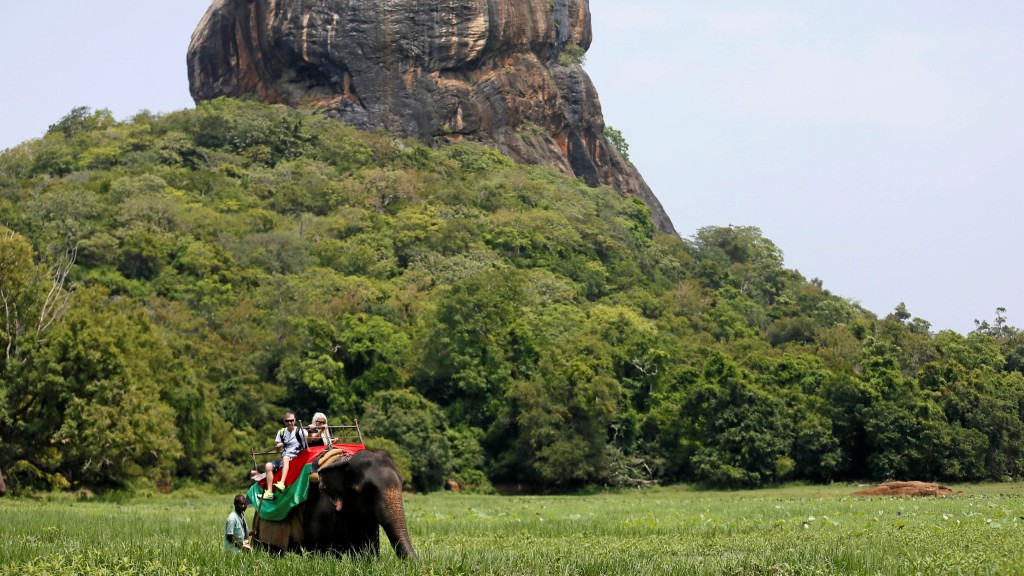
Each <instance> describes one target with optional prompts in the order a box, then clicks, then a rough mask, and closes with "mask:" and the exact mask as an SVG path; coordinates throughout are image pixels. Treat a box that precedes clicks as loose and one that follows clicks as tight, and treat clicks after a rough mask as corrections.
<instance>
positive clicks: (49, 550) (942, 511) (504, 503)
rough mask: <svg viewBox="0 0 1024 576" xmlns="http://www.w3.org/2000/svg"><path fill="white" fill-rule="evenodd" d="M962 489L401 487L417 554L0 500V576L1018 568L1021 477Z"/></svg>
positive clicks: (158, 502)
mask: <svg viewBox="0 0 1024 576" xmlns="http://www.w3.org/2000/svg"><path fill="white" fill-rule="evenodd" d="M958 489H960V490H964V491H966V492H967V494H966V495H964V496H957V497H951V498H930V499H928V498H917V499H878V498H859V497H853V496H850V494H851V493H852V492H853V491H854V490H856V488H853V487H847V486H838V485H836V486H828V487H787V488H780V489H772V490H758V491H749V492H704V491H695V490H689V489H685V488H658V489H652V490H645V491H631V492H621V493H608V494H593V495H583V496H549V497H499V496H472V495H458V494H447V493H443V494H430V495H407V496H406V513H407V516H408V519H409V525H410V530H411V534H412V539H413V544H414V545H415V546H416V549H417V552H418V553H419V555H420V561H419V562H402V561H399V560H397V559H396V558H395V555H394V553H393V552H392V551H391V549H390V548H389V547H387V546H386V538H384V537H383V533H382V539H383V543H384V544H385V548H386V549H385V551H384V553H383V554H382V555H381V558H379V559H371V558H361V559H346V560H342V561H338V560H335V559H333V558H325V557H323V556H320V555H314V554H311V555H305V556H304V555H298V554H293V555H289V556H286V557H284V558H276V557H271V556H268V555H266V554H263V553H254V554H251V555H242V554H230V553H225V552H224V551H223V550H222V549H221V535H220V534H221V531H222V530H223V525H224V519H225V517H226V516H227V514H228V513H229V512H230V508H231V504H230V501H231V496H230V495H224V496H203V495H199V494H196V493H193V494H192V495H191V496H190V495H189V494H187V493H182V492H179V493H176V494H173V495H171V496H159V497H158V496H153V497H149V498H134V499H130V500H126V501H125V502H83V501H78V500H73V499H70V498H58V499H54V498H49V499H44V500H29V499H7V500H0V574H4V575H6V574H16V575H18V576H26V575H32V574H46V575H50V574H75V575H95V574H168V575H169V574H196V575H200V574H202V575H210V574H232V575H238V574H253V575H256V576H271V575H277V574H281V575H286V574H287V575H289V576H305V575H308V574H315V575H323V574H366V575H376V574H422V575H430V574H439V575H440V574H445V575H447V574H451V575H456V574H495V575H520V574H522V575H526V574H551V575H576V574H587V575H589V574H595V575H596V574H716V575H717V574H884V575H889V574H1000V575H1002V574H1024V484H997V485H983V486H961V487H958ZM250 512H251V511H250Z"/></svg>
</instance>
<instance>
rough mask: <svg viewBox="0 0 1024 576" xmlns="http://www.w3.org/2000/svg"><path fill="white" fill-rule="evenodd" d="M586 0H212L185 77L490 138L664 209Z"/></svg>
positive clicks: (659, 220)
mask: <svg viewBox="0 0 1024 576" xmlns="http://www.w3.org/2000/svg"><path fill="white" fill-rule="evenodd" d="M590 41H591V29H590V7H589V4H588V0H432V1H429V2H426V1H422V0H214V2H213V4H212V6H211V7H210V9H209V10H208V11H207V13H206V15H205V16H204V17H203V19H202V21H201V22H200V23H199V26H198V28H197V29H196V31H195V33H194V34H193V36H192V43H191V45H190V46H189V51H188V70H189V82H190V87H191V91H192V96H193V98H194V99H195V100H196V101H197V102H198V101H202V100H208V99H212V98H216V97H217V96H242V95H255V96H257V97H258V98H260V99H261V100H264V101H266V102H273V103H285V104H289V105H295V106H312V107H317V108H320V109H323V110H326V111H327V112H328V114H330V115H332V116H335V117H338V118H340V119H342V120H343V121H345V122H346V123H348V124H351V125H354V126H357V127H360V128H365V129H370V130H375V129H380V128H383V129H386V130H388V131H390V132H391V133H392V134H395V135H397V136H401V137H416V138H420V139H422V140H424V141H432V140H458V139H462V138H466V139H472V140H477V141H481V142H486V143H489V144H493V145H495V146H497V147H498V148H499V149H501V150H502V151H503V152H504V153H506V154H508V155H509V156H511V157H512V158H514V159H516V160H517V161H519V162H523V163H549V164H553V165H555V166H557V167H558V168H559V169H561V170H562V171H563V172H565V173H567V174H572V175H574V176H577V177H581V178H583V180H584V181H585V182H587V183H588V184H590V185H591V186H596V185H599V184H608V185H610V186H612V187H614V188H616V189H617V190H619V191H620V192H621V193H623V194H628V195H635V196H638V197H640V198H641V199H642V200H643V201H644V203H645V204H646V205H647V206H648V207H649V208H650V210H651V214H652V216H653V219H654V221H655V223H656V224H657V226H658V227H659V228H661V229H662V230H664V231H668V232H672V231H673V228H672V222H671V220H669V218H668V215H667V214H665V211H664V209H663V208H662V206H661V204H660V203H659V202H658V199H657V198H655V196H654V194H653V193H652V192H651V190H650V188H649V187H648V186H647V184H646V183H645V182H644V180H643V178H642V177H641V176H640V174H639V173H638V172H637V171H636V169H635V168H634V167H633V166H632V165H631V164H630V163H629V162H627V161H626V160H624V159H623V157H622V156H621V155H620V154H619V152H618V150H616V149H615V147H614V146H612V145H611V143H610V142H609V141H608V139H607V138H606V137H605V135H604V119H603V117H602V115H601V104H600V102H599V101H598V96H597V91H596V90H595V89H594V85H593V83H591V81H590V78H589V77H588V76H587V74H586V72H584V70H583V68H582V66H580V65H579V64H577V63H574V62H573V60H574V59H575V60H578V57H579V56H580V55H582V53H583V51H585V50H586V49H587V48H588V47H589V46H590Z"/></svg>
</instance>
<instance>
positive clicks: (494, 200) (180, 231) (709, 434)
mask: <svg viewBox="0 0 1024 576" xmlns="http://www.w3.org/2000/svg"><path fill="white" fill-rule="evenodd" d="M0 224H2V227H0V292H2V294H0V296H2V304H3V307H2V309H0V314H2V317H0V327H2V330H0V348H2V353H0V444H2V445H3V447H4V449H3V450H2V451H0V468H2V469H3V470H4V471H5V472H7V473H8V474H9V476H10V477H11V478H12V480H13V482H12V483H13V484H14V486H15V487H16V488H27V487H37V488H77V487H90V488H107V487H115V488H116V487H125V486H128V487H131V486H139V485H144V484H146V483H149V482H151V481H152V480H154V479H158V478H160V477H167V476H173V477H174V478H176V479H181V478H187V479H193V480H195V481H202V482H214V483H219V484H237V483H238V482H240V481H241V479H242V478H244V477H245V476H246V474H245V471H246V470H247V469H248V468H249V466H250V464H249V455H248V452H249V451H250V449H252V448H258V449H261V448H266V447H267V446H268V445H269V444H270V443H271V437H272V435H273V433H274V431H275V430H276V429H278V428H279V427H280V426H281V425H280V414H281V411H282V409H283V408H290V409H292V410H294V411H296V413H297V415H298V417H299V418H300V419H303V420H307V421H308V419H309V417H310V416H311V415H312V413H313V412H315V411H318V410H322V411H324V412H325V413H327V414H328V415H329V416H330V417H331V418H332V419H333V422H332V423H334V424H338V423H342V421H343V420H350V419H352V418H359V419H360V423H361V424H362V426H363V428H364V432H365V434H366V435H367V436H369V437H371V438H373V439H374V440H375V443H376V445H377V446H380V447H386V448H388V449H389V450H391V451H392V452H394V453H395V454H396V455H397V456H398V457H399V460H400V461H401V463H402V466H403V467H404V468H405V470H407V471H408V473H409V475H410V476H411V478H409V480H410V481H411V482H412V484H413V485H414V486H415V487H416V488H417V489H419V490H422V491H430V490H435V489H438V488H440V487H441V486H442V484H443V483H444V482H445V481H446V480H447V479H451V478H454V479H457V480H459V481H460V482H461V483H462V484H463V485H465V486H467V487H469V488H477V489H488V487H489V486H490V485H491V483H499V482H500V483H521V484H526V485H529V486H533V487H536V488H558V489H566V488H573V487H578V486H583V485H587V484H612V485H635V484H642V483H649V482H652V481H660V482H676V481H693V482H701V483H707V484H711V485H716V486H724V487H745V486H757V485H764V484H771V483H776V482H780V481H786V480H792V479H800V480H809V481H827V480H830V479H847V478H875V479H884V478H901V479H910V478H913V479H921V480H927V479H936V478H938V479H943V480H978V479H1006V478H1008V477H1016V476H1018V475H1020V474H1021V472H1022V469H1024V443H1022V442H1021V438H1020V435H1021V430H1022V429H1024V426H1022V422H1021V415H1022V410H1024V374H1022V370H1024V335H1022V334H1021V332H1019V331H1018V330H1016V329H1014V328H1011V327H1009V326H1007V325H1006V324H1005V321H1004V319H1003V318H1002V316H1001V314H997V318H996V319H995V320H994V321H993V322H992V323H988V322H983V323H980V324H979V326H978V329H977V330H976V331H974V332H972V333H971V334H968V335H960V334H956V333H952V332H940V333H937V334H933V333H931V332H930V327H929V324H928V323H927V322H926V321H924V320H921V319H919V318H913V317H912V316H911V314H909V313H908V312H907V310H906V309H905V308H904V307H903V306H900V307H899V308H897V309H896V310H895V311H894V312H893V313H891V314H889V315H887V316H885V317H884V318H881V319H879V318H877V317H876V316H875V315H873V314H871V313H870V312H868V311H866V310H863V309H862V308H861V307H859V306H858V305H857V304H856V303H855V302H853V301H851V300H848V299H845V298H842V297H839V296H836V295H833V294H830V293H829V292H828V291H827V290H824V289H823V288H822V284H821V282H820V281H817V280H810V281H808V280H807V279H806V278H804V277H803V276H801V275H800V274H799V273H798V272H796V271H794V270H789V269H786V268H785V267H784V262H783V257H782V252H781V250H779V248H778V247H776V246H775V245H774V244H773V243H772V242H771V241H770V240H768V239H767V238H765V237H763V236H762V235H761V233H760V231H759V230H758V229H756V228H751V227H728V228H704V229H701V230H699V231H698V232H697V234H696V235H695V236H694V237H693V238H692V239H689V240H684V239H680V238H678V237H675V236H671V235H665V234H661V233H658V232H657V231H656V230H655V227H654V226H653V225H652V224H651V221H650V218H649V214H648V212H647V209H646V208H645V207H644V206H643V204H642V203H640V202H639V201H637V200H635V199H631V198H624V197H621V196H620V195H619V194H617V193H616V192H615V191H613V190H611V189H609V188H598V189H593V188H588V187H587V186H585V185H584V184H582V183H581V182H579V181H576V180H573V179H571V178H567V177H565V176H563V175H561V174H559V173H557V172H556V171H554V170H553V169H550V168H546V167H524V166H519V165H515V164H514V163H512V162H511V161H510V160H508V159H507V158H505V157H504V156H502V155H500V154H499V153H497V152H495V151H493V150H490V149H486V148H482V147H477V146H470V145H460V144H455V145H446V146H440V147H436V148H428V147H424V146H422V145H420V144H417V143H412V142H403V141H397V140H395V139H393V138H391V137H389V136H388V135H386V134H370V133H364V132H359V131H356V130H354V129H351V128H348V127H346V126H344V125H343V124H342V123H340V122H337V121H332V120H328V119H324V118H321V117H318V116H315V115H313V114H311V113H307V112H303V111H299V110H295V109H291V108H286V107H279V106H267V105H262V104H257V103H253V102H243V101H234V100H226V99H221V100H215V101H212V102H209V103H206V104H203V105H200V106H199V107H198V108H197V109H196V110H186V111H181V112H175V113H171V114H167V115H162V116H155V115H152V114H148V113H140V114H138V115H137V116H135V117H134V118H132V119H131V120H129V121H126V122H118V121H115V120H114V119H113V118H112V117H111V115H110V113H109V112H107V111H96V112H93V111H90V110H87V109H76V110H74V111H72V112H71V113H70V114H69V115H68V116H66V117H65V118H63V119H61V120H60V121H59V122H57V123H56V124H54V125H53V126H52V127H51V128H50V130H49V131H48V133H47V134H46V135H45V136H44V137H43V138H40V139H38V140H33V141H29V142H26V143H25V144H22V145H21V146H19V147H16V148H13V149H10V150H7V151H5V152H4V153H3V154H2V155H0Z"/></svg>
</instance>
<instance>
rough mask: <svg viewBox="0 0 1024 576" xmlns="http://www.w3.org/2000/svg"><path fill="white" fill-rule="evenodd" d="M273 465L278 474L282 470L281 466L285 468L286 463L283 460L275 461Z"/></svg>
mask: <svg viewBox="0 0 1024 576" xmlns="http://www.w3.org/2000/svg"><path fill="white" fill-rule="evenodd" d="M271 464H272V465H273V466H274V472H277V471H278V470H280V469H281V466H284V462H283V461H281V460H274V461H273V462H271Z"/></svg>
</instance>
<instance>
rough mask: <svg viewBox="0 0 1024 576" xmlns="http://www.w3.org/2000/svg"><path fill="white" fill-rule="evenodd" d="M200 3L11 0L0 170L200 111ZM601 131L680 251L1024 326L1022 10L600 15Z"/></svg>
mask: <svg viewBox="0 0 1024 576" xmlns="http://www.w3.org/2000/svg"><path fill="white" fill-rule="evenodd" d="M209 3H210V2H209V0H176V1H174V2H170V1H164V2H144V1H138V0H134V1H132V0H91V1H88V2H84V1H80V0H34V1H33V2H25V1H23V0H17V1H16V0H0V78H2V79H3V84H4V88H3V89H2V90H0V149H3V148H6V147H10V146H14V145H16V144H18V143H20V142H22V141H24V140H26V139H29V138H35V137H38V136H41V135H42V134H43V133H44V132H45V131H46V128H47V126H49V125H50V124H52V123H54V122H56V121H57V120H59V119H60V118H61V117H62V116H64V115H65V114H67V113H68V112H69V111H70V110H71V109H72V108H74V107H75V106H89V107H91V108H94V109H96V108H109V109H110V110H112V111H113V113H114V115H115V116H116V117H117V118H119V119H125V118H128V117H129V116H131V115H132V114H134V113H135V112H137V111H139V110H142V109H148V110H150V111H153V112H169V111H173V110H179V109H182V108H191V107H192V106H193V105H194V104H193V102H192V100H191V98H190V96H189V93H188V77H187V74H186V69H185V52H186V49H187V47H188V42H189V38H190V36H191V34H192V31H193V30H194V29H195V26H196V24H198V22H199V19H200V18H201V17H202V14H203V12H205V10H206V8H207V6H209ZM590 8H591V11H592V14H593V26H594V44H593V46H592V47H591V49H590V52H589V53H588V55H587V61H586V70H587V71H588V73H589V74H590V76H591V78H592V79H593V80H594V84H595V85H596V86H597V89H598V92H599V94H600V95H601V102H602V104H603V106H604V116H605V121H606V122H607V123H608V124H610V125H612V126H614V127H615V128H618V129H619V130H621V131H622V132H623V134H624V135H625V137H626V139H627V141H628V142H629V145H630V159H631V160H632V161H633V162H634V163H635V164H636V165H637V167H638V168H639V169H640V172H641V173H642V174H643V175H644V177H645V178H646V180H647V182H648V183H649V184H650V185H651V188H652V189H653V190H654V193H655V194H656V195H657V196H658V198H659V199H660V200H661V202H662V204H664V206H665V208H666V210H667V211H668V214H669V216H670V217H671V218H672V221H673V223H674V224H675V227H676V229H677V230H678V231H679V232H680V234H681V235H683V236H684V237H689V236H692V235H693V234H694V233H695V232H696V231H697V230H698V229H699V228H700V227H702V226H709V225H717V226H724V225H728V224H735V225H743V226H758V227H760V228H761V229H762V230H763V231H764V234H765V236H767V237H768V238H770V239H771V240H772V241H774V242H775V244H777V245H778V246H779V248H781V249H782V250H783V252H784V253H785V256H786V266H787V267H789V268H795V269H797V270H799V271H800V272H801V273H803V274H804V275H805V276H807V277H808V278H815V277H816V278H820V279H821V280H822V281H823V282H824V286H825V288H827V289H829V290H831V291H832V292H833V293H836V294H839V295H841V296H843V297H847V298H851V299H854V300H856V301H859V302H860V303H861V304H863V305H864V306H865V307H866V308H868V309H870V310H872V311H873V312H875V313H876V314H879V315H880V316H884V315H885V314H887V313H888V312H890V311H892V310H893V309H894V308H895V307H896V306H897V305H898V304H899V303H900V302H905V303H906V304H907V308H908V309H909V310H910V312H911V313H912V314H914V315H915V316H919V317H921V318H924V319H925V320H928V321H929V322H931V323H932V326H933V329H935V330H941V329H952V330H956V331H958V332H967V331H970V330H971V329H973V327H974V322H973V320H974V319H983V320H991V319H993V318H994V316H995V309H996V308H997V307H999V306H1002V307H1005V308H1007V316H1008V318H1009V321H1010V323H1011V324H1014V325H1016V326H1018V327H1022V326H1024V291H1022V290H1021V289H1020V287H1021V286H1022V285H1024V268H1022V266H1021V264H1022V258H1021V256H1020V255H1019V253H1018V249H1019V247H1020V246H1021V244H1022V243H1021V241H1020V240H1018V238H1017V236H1016V227H1017V226H1018V225H1019V223H1020V222H1021V221H1022V220H1024V194H1021V193H1020V190H1019V189H1020V188H1021V186H1022V184H1024V162H1021V158H1022V156H1024V108H1022V106H1021V103H1022V102H1024V80H1022V79H1021V74H1020V71H1021V70H1022V69H1024V35H1022V34H1021V33H1020V27H1021V24H1022V22H1024V2H1018V1H1010V0H990V1H988V2H984V3H968V2H963V1H962V0H927V1H925V0H905V1H901V2H894V1H893V0H858V1H856V2H838V1H831V2H828V1H826V2H823V1H822V0H761V1H758V2H754V1H743V0H730V1H728V2H722V1H719V2H710V1H707V0H702V1H698V0H693V1H686V0H671V1H670V0H591V2H590Z"/></svg>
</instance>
